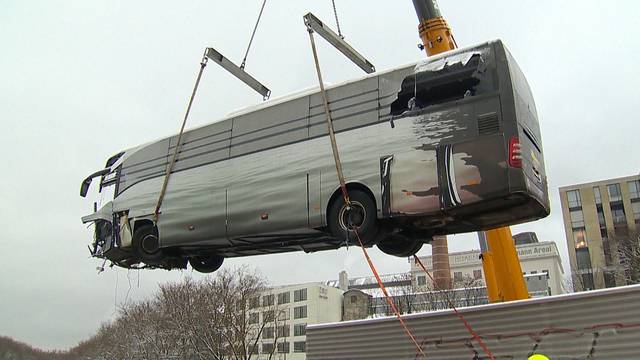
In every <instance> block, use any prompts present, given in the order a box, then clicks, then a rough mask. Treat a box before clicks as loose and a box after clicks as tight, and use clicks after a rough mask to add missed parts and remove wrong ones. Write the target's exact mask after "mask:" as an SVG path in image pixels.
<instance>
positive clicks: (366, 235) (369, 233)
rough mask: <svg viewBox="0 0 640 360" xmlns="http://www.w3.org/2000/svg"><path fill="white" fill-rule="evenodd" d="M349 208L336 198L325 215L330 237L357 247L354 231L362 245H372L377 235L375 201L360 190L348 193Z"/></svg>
mask: <svg viewBox="0 0 640 360" xmlns="http://www.w3.org/2000/svg"><path fill="white" fill-rule="evenodd" d="M349 200H350V202H351V208H348V207H347V204H346V203H345V202H344V198H343V197H342V196H338V197H336V198H335V199H334V200H333V202H332V203H331V206H330V207H329V213H328V214H327V222H328V226H329V232H330V233H331V235H333V236H335V237H336V238H338V239H340V240H342V239H345V238H346V239H347V241H348V243H349V244H356V245H359V242H358V238H357V237H356V234H355V231H358V235H359V236H360V240H362V243H363V245H365V246H369V245H373V244H374V243H375V241H376V240H377V235H378V218H377V214H376V213H377V211H376V204H375V201H374V200H373V199H372V198H371V196H369V194H367V193H366V192H364V191H362V190H357V189H355V190H351V191H349Z"/></svg>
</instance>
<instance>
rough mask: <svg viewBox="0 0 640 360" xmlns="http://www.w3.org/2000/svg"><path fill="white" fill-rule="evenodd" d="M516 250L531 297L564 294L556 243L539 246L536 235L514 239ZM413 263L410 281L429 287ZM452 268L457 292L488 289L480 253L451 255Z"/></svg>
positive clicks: (425, 259) (428, 262) (424, 259)
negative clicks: (460, 289)
mask: <svg viewBox="0 0 640 360" xmlns="http://www.w3.org/2000/svg"><path fill="white" fill-rule="evenodd" d="M514 238H515V239H516V249H517V251H518V257H519V258H520V266H521V267H522V272H523V273H522V274H523V275H524V276H525V281H526V283H527V288H528V289H529V294H530V295H531V296H532V297H538V296H548V295H558V294H563V293H565V292H566V291H565V288H564V285H563V279H564V269H563V267H562V259H561V258H560V254H559V252H558V247H557V246H556V243H555V242H553V241H544V242H538V240H537V237H536V236H535V234H534V233H524V234H518V235H515V236H514ZM420 261H422V263H423V264H424V265H425V267H426V268H427V270H432V269H433V267H432V263H431V261H432V259H431V256H425V257H421V258H420ZM410 262H411V281H412V283H413V285H414V287H429V285H430V284H431V281H430V279H429V277H428V276H427V274H425V273H424V271H423V270H422V268H421V267H420V266H419V265H418V264H415V263H414V262H413V261H410ZM449 264H450V266H451V275H452V279H453V285H454V288H460V287H465V286H468V285H469V284H474V285H476V286H485V284H484V273H483V269H482V260H480V250H470V251H462V252H455V253H450V254H449ZM543 278H545V279H547V282H546V284H547V288H541V283H540V282H541V281H544V280H545V279H543Z"/></svg>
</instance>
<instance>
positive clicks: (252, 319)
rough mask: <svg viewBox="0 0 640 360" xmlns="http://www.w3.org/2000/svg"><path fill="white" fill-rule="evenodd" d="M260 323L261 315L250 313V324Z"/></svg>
mask: <svg viewBox="0 0 640 360" xmlns="http://www.w3.org/2000/svg"><path fill="white" fill-rule="evenodd" d="M259 321H260V314H258V313H257V312H255V313H249V324H257V323H258V322H259Z"/></svg>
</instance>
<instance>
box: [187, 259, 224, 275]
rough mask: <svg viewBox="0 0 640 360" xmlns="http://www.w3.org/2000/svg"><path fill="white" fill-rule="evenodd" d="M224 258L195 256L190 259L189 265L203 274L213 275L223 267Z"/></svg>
mask: <svg viewBox="0 0 640 360" xmlns="http://www.w3.org/2000/svg"><path fill="white" fill-rule="evenodd" d="M223 262H224V258H223V257H222V256H217V255H211V256H194V257H191V258H189V264H191V267H192V268H193V269H194V270H195V271H197V272H201V273H212V272H214V271H216V270H218V269H220V266H222V263H223Z"/></svg>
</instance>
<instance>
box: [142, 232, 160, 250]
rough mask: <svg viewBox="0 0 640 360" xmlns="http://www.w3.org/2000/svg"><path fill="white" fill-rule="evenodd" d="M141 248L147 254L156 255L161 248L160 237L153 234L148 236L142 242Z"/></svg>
mask: <svg viewBox="0 0 640 360" xmlns="http://www.w3.org/2000/svg"><path fill="white" fill-rule="evenodd" d="M140 247H141V248H142V251H144V252H145V253H147V254H154V253H156V252H157V251H158V249H159V248H160V244H159V243H158V237H157V236H155V235H153V234H148V235H146V236H145V237H143V238H142V240H141V241H140Z"/></svg>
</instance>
